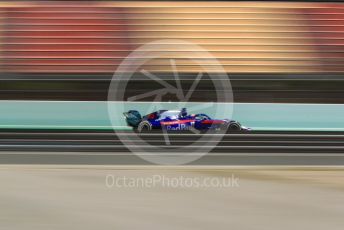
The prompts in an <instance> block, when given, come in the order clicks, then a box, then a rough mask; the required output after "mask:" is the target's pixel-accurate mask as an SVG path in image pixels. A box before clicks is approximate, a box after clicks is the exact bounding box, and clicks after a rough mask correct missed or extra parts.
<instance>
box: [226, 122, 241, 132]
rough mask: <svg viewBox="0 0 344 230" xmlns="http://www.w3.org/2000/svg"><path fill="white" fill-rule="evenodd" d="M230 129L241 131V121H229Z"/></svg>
mask: <svg viewBox="0 0 344 230" xmlns="http://www.w3.org/2000/svg"><path fill="white" fill-rule="evenodd" d="M228 130H229V131H234V132H237V131H240V130H241V125H240V123H239V122H236V121H233V122H231V123H229V125H228Z"/></svg>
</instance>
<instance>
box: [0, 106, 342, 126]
mask: <svg viewBox="0 0 344 230" xmlns="http://www.w3.org/2000/svg"><path fill="white" fill-rule="evenodd" d="M107 103H108V102H101V101H98V102H95V101H94V102H51V101H1V102H0V107H1V113H0V128H2V129H45V130H53V129H60V130H61V129H68V130H82V129H83V130H112V129H115V130H128V129H129V127H127V125H126V123H125V119H124V117H122V115H121V114H113V123H110V120H109V115H108V110H107V108H108V107H107V106H108V104H107ZM109 103H111V106H118V107H122V106H123V107H124V109H123V110H124V111H127V110H130V109H133V108H135V109H137V110H139V111H140V112H141V113H144V111H146V110H147V108H149V107H150V105H151V103H150V102H147V103H136V102H132V103H125V102H109ZM161 104H162V105H163V106H164V108H166V109H175V107H174V106H175V105H174V103H161ZM201 104H204V103H190V104H187V107H188V108H190V107H191V106H194V107H200V108H202V106H199V105H201ZM197 105H198V106H197ZM214 106H219V107H221V106H226V104H214ZM214 106H212V107H209V108H207V109H202V112H203V113H207V114H208V115H210V116H214V111H215V109H214ZM233 112H234V113H233V119H234V120H238V121H240V122H241V123H242V124H243V125H245V126H247V127H251V128H253V129H254V130H263V131H264V130H266V131H268V130H287V131H300V130H302V131H344V116H343V114H344V105H339V104H338V105H335V104H328V105H326V104H292V103H288V104H272V103H265V104H264V103H263V104H261V103H237V104H234V110H233ZM216 118H218V119H219V118H230V117H228V116H227V115H226V114H223V115H221V116H219V115H218V117H216Z"/></svg>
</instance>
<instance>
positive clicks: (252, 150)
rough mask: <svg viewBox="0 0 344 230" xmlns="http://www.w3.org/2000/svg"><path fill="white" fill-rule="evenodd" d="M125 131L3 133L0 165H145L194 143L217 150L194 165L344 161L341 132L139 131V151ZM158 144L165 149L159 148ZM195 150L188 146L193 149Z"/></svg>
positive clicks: (343, 140)
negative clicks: (150, 159)
mask: <svg viewBox="0 0 344 230" xmlns="http://www.w3.org/2000/svg"><path fill="white" fill-rule="evenodd" d="M123 135H125V136H130V135H136V134H135V133H132V132H121V133H112V132H42V131H39V132H38V131H36V132H28V131H25V132H24V131H20V132H18V131H15V132H14V131H7V132H5V131H3V132H0V164H82V165H147V164H152V163H150V162H147V161H145V160H144V159H142V158H141V157H140V156H145V155H150V154H152V155H153V154H160V153H159V151H160V152H161V154H167V155H168V154H174V155H178V154H179V155H183V154H185V149H183V150H180V148H178V147H179V146H190V145H191V144H193V146H197V147H199V146H202V145H203V146H205V148H207V147H209V146H211V145H214V148H213V149H212V150H211V151H210V152H209V153H208V154H206V155H205V156H203V157H201V158H200V159H198V160H196V161H194V162H192V163H189V164H191V165H344V133H342V132H248V133H230V134H226V135H225V136H224V137H223V138H222V140H221V141H220V142H218V143H216V142H214V143H213V142H212V141H209V140H210V138H211V137H213V136H214V135H217V134H205V135H197V134H190V133H170V134H169V135H168V138H169V144H166V139H165V138H166V136H164V135H162V134H161V133H148V134H142V135H140V138H141V139H142V140H144V141H145V142H147V143H148V144H144V145H142V146H141V145H135V144H134V145H131V146H130V147H131V149H134V150H135V151H136V154H134V153H132V152H131V151H129V150H128V148H127V147H126V146H125V145H124V144H123V143H122V142H121V141H120V137H121V136H123ZM200 137H206V138H203V139H205V140H206V141H204V140H203V141H200V140H199V138H200ZM208 137H209V138H208ZM150 146H151V147H152V148H151V150H150ZM157 146H159V147H161V148H163V149H164V151H161V149H158V150H156V149H155V147H157ZM143 148H145V150H146V151H143V150H142V149H143ZM147 148H148V150H150V151H148V152H147ZM193 149H194V147H192V146H190V151H191V150H193ZM166 152H168V153H166ZM192 154H195V155H197V154H198V153H197V152H194V153H192Z"/></svg>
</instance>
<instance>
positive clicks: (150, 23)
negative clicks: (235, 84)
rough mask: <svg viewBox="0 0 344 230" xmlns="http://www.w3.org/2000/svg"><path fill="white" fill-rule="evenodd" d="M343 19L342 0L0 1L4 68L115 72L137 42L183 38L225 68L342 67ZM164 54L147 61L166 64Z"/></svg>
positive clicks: (187, 66) (187, 65)
mask: <svg viewBox="0 0 344 230" xmlns="http://www.w3.org/2000/svg"><path fill="white" fill-rule="evenodd" d="M343 20H344V6H343V5H342V4H341V3H326V2H324V3H295V2H230V1H228V2H226V1H222V2H213V1H201V2H198V1H192V2H184V1H175V2H173V1H172V2H159V1H156V2H146V1H138V2H135V1H134V2H132V1H106V2H101V1H91V2H90V1H79V2H78V1H75V2H74V1H60V2H58V1H52V2H50V1H32V2H30V1H27V2H12V3H0V21H1V29H0V32H1V33H0V41H1V56H2V57H3V58H2V60H3V61H2V65H1V68H2V72H3V73H25V74H27V73H97V74H98V73H113V72H114V71H115V70H116V68H117V66H118V65H119V63H120V62H121V61H122V60H123V58H125V57H126V56H127V55H128V54H129V53H130V52H131V51H132V50H134V49H136V48H137V47H139V46H140V45H142V44H146V43H147V42H151V41H155V40H159V39H182V40H186V41H189V42H193V43H195V44H198V45H201V46H202V47H204V48H205V49H207V50H208V51H209V52H211V53H212V54H213V55H214V56H215V57H216V58H218V59H219V60H220V63H221V65H222V66H224V68H225V70H226V71H227V72H228V73H323V72H325V73H342V72H343V71H344V65H343V64H344V59H343V52H344V48H343V47H344V46H343V45H344V37H343V35H344V25H343ZM162 44H164V42H162ZM168 45H169V48H170V51H171V54H170V56H169V57H166V59H167V58H175V59H177V61H176V62H177V67H178V70H179V71H181V72H198V71H200V70H201V69H200V68H199V67H198V66H196V65H195V64H194V63H192V62H190V61H188V59H187V57H188V52H192V50H187V51H183V52H181V51H178V49H177V48H178V47H177V46H176V44H173V43H171V44H168ZM195 52H197V51H195ZM166 59H159V60H153V61H151V62H149V63H147V65H148V69H149V70H151V71H159V72H170V71H171V69H170V67H169V65H168V64H169V62H168V60H166ZM200 59H202V57H200ZM204 64H205V65H206V64H207V62H206V60H204Z"/></svg>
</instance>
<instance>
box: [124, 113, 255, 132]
mask: <svg viewBox="0 0 344 230" xmlns="http://www.w3.org/2000/svg"><path fill="white" fill-rule="evenodd" d="M123 114H124V116H125V119H126V122H127V124H128V126H131V127H133V128H134V130H136V131H138V132H147V131H151V130H153V129H160V130H162V129H166V130H167V131H181V130H198V131H208V130H214V131H216V130H224V131H227V130H230V131H243V130H250V129H249V128H246V127H244V126H242V125H241V124H240V123H239V122H237V121H234V120H229V119H223V120H216V119H211V118H210V117H209V116H208V115H206V114H203V113H199V114H188V113H187V111H186V109H185V108H184V109H182V110H159V111H156V112H153V113H150V114H147V115H145V116H143V117H142V116H141V114H140V113H139V112H138V111H136V110H129V111H128V112H125V113H123Z"/></svg>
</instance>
